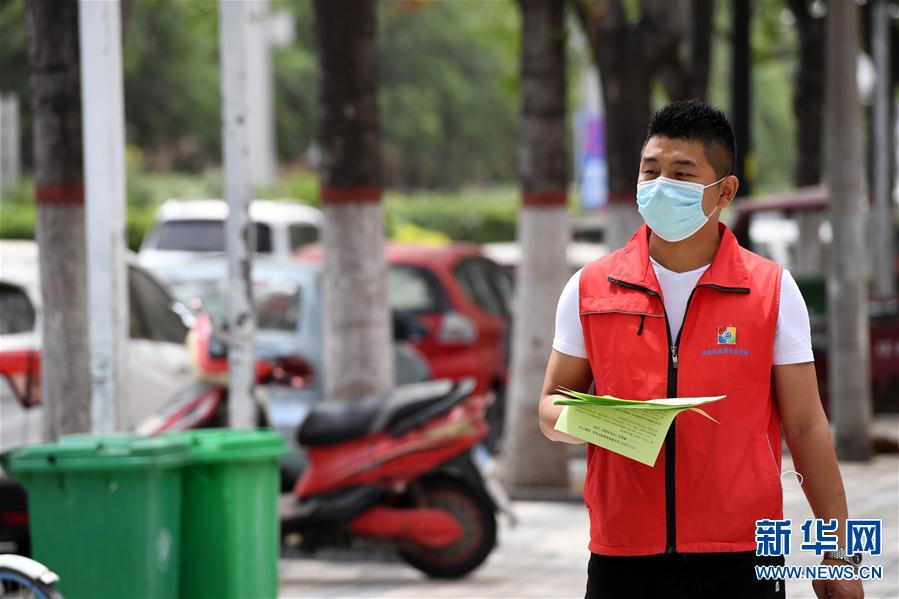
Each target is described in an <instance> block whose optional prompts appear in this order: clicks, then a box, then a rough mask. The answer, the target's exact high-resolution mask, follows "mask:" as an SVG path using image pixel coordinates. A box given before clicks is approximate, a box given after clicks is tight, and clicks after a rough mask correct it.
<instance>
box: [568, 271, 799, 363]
mask: <svg viewBox="0 0 899 599" xmlns="http://www.w3.org/2000/svg"><path fill="white" fill-rule="evenodd" d="M650 261H651V262H652V268H653V270H655V273H656V278H657V279H658V280H659V285H660V286H661V288H662V296H663V297H664V298H665V312H666V313H667V314H668V322H669V324H670V326H671V338H672V339H677V334H678V332H679V331H680V328H681V325H682V324H683V322H684V313H685V312H686V310H687V300H688V299H689V298H690V293H691V292H692V291H693V288H694V287H695V286H696V282H697V281H699V277H701V276H702V273H704V272H705V270H706V269H707V268H708V267H709V265H708V264H706V265H705V266H703V267H701V268H697V269H696V270H690V271H687V272H674V271H671V270H668V269H667V268H665V267H664V266H662V265H661V264H659V263H658V262H656V261H655V260H653V259H652V257H650ZM580 280H581V271H580V270H579V271H577V272H576V273H574V275H572V277H571V278H570V279H569V280H568V283H567V284H566V285H565V288H564V289H563V290H562V295H561V296H560V297H559V305H558V308H557V309H556V335H555V338H554V339H553V349H554V350H556V351H558V352H561V353H563V354H567V355H569V356H574V357H576V358H586V357H587V347H586V344H585V343H584V330H583V328H581V316H580V301H579V300H580V297H579V296H580V291H579V288H580ZM812 361H814V357H813V355H812V337H811V331H810V326H809V319H808V308H806V306H805V300H803V299H802V293H801V292H800V291H799V286H798V285H796V281H795V280H793V276H792V275H791V274H790V271H788V270H787V269H786V268H785V269H783V279H782V280H781V285H780V310H779V312H778V314H777V329H776V331H775V334H774V362H773V363H774V364H776V365H782V364H799V363H801V362H812Z"/></svg>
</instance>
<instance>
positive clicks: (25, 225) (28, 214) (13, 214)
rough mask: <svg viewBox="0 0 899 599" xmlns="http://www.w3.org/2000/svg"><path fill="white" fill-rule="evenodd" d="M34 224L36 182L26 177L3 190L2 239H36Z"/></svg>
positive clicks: (0, 224) (1, 200)
mask: <svg viewBox="0 0 899 599" xmlns="http://www.w3.org/2000/svg"><path fill="white" fill-rule="evenodd" d="M34 226H35V225H34V182H33V181H32V180H31V179H30V178H25V179H22V180H21V181H20V182H19V184H18V185H16V186H14V187H12V188H6V189H4V190H3V198H2V199H0V239H34Z"/></svg>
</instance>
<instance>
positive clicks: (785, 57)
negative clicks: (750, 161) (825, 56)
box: [709, 0, 823, 195]
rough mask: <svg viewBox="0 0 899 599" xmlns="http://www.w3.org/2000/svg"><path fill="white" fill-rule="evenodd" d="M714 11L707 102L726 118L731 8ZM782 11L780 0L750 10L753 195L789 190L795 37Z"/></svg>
mask: <svg viewBox="0 0 899 599" xmlns="http://www.w3.org/2000/svg"><path fill="white" fill-rule="evenodd" d="M715 7H716V10H715V35H714V37H713V38H712V72H711V76H710V81H709V100H710V101H711V102H712V103H713V104H715V105H717V106H719V107H721V108H722V109H724V110H725V111H726V112H728V113H729V112H730V108H731V89H730V85H731V56H732V53H731V47H730V35H731V21H732V18H733V5H732V4H731V3H728V2H720V3H717V4H716V5H715ZM784 8H785V3H784V2H783V0H766V1H765V2H756V3H754V4H753V14H752V18H753V21H752V30H751V36H752V37H751V40H750V41H751V44H752V93H753V97H752V100H751V102H750V108H751V111H752V114H751V116H750V128H751V133H752V147H753V151H754V156H755V165H756V168H755V178H754V180H753V188H752V193H753V194H755V195H758V194H764V193H769V192H772V191H777V190H782V189H787V188H790V187H792V186H793V183H792V181H793V172H794V165H795V163H796V143H795V139H796V118H795V115H794V114H793V108H792V102H793V78H794V76H795V72H796V68H797V64H798V60H797V57H796V52H797V49H796V45H797V39H796V35H797V34H796V30H795V27H793V26H789V25H785V24H784V23H783V22H781V20H780V15H781V11H782V10H783V9H784ZM822 101H823V99H822Z"/></svg>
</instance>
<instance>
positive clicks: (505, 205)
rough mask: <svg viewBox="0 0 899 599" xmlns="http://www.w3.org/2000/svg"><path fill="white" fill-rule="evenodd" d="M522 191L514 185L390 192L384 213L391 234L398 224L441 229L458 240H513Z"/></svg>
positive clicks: (480, 241)
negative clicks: (451, 190) (442, 191)
mask: <svg viewBox="0 0 899 599" xmlns="http://www.w3.org/2000/svg"><path fill="white" fill-rule="evenodd" d="M518 209H519V194H518V191H517V190H516V189H515V188H514V187H512V186H502V187H491V188H484V189H466V190H463V191H460V192H459V193H457V194H455V193H437V192H420V193H415V194H409V195H403V194H398V193H388V194H387V196H386V198H385V201H384V212H385V214H386V220H387V224H388V232H389V233H390V234H392V233H393V231H394V230H395V229H396V228H397V227H398V224H399V223H411V224H413V225H415V226H417V227H421V228H424V229H428V230H431V231H440V232H442V233H444V234H445V235H447V236H448V237H449V238H451V239H454V240H457V241H473V242H477V243H487V242H491V241H512V240H514V239H515V228H516V222H517V218H518Z"/></svg>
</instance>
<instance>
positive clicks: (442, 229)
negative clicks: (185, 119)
mask: <svg viewBox="0 0 899 599" xmlns="http://www.w3.org/2000/svg"><path fill="white" fill-rule="evenodd" d="M220 186H221V177H220V175H219V174H218V173H214V172H213V173H211V174H207V175H203V176H201V177H190V176H185V175H177V174H161V175H157V174H149V173H146V172H129V181H128V200H129V201H128V212H127V238H128V247H130V248H131V249H132V250H135V251H136V250H137V249H138V248H139V247H140V243H141V240H142V239H143V237H144V235H145V234H146V233H147V231H149V229H150V228H151V227H152V226H153V222H154V215H155V211H156V208H157V207H158V206H159V205H160V204H161V203H162V202H164V201H165V200H167V199H169V198H172V197H180V198H190V197H207V198H208V197H220V195H221V187H220ZM255 196H256V197H257V198H292V199H298V200H301V201H304V202H305V203H309V204H312V205H316V206H317V205H319V204H320V199H319V189H318V181H317V179H316V177H315V175H314V174H311V173H298V174H292V175H289V176H287V177H285V178H284V179H282V181H281V182H279V183H278V184H277V185H275V186H272V187H269V188H262V189H257V190H256V193H255ZM33 198H34V187H33V184H32V182H31V181H30V180H24V181H23V182H22V183H21V184H20V185H18V186H16V187H15V188H13V189H10V190H7V191H5V192H4V194H3V199H2V201H0V238H5V239H33V238H34V227H35V223H34V218H35V213H34V201H33ZM518 209H519V197H518V190H517V189H516V188H515V187H513V186H503V187H489V188H478V189H468V190H461V191H459V192H415V193H409V194H404V193H399V192H393V191H391V192H388V193H387V194H386V196H385V198H384V220H385V224H386V227H387V232H388V235H389V236H391V237H396V236H399V237H403V238H407V237H408V234H409V231H412V230H415V229H414V228H418V229H424V230H427V231H435V232H438V233H441V234H443V235H445V236H446V237H449V238H450V239H454V240H458V241H472V242H476V243H488V242H491V241H511V240H514V239H515V231H516V221H517V218H518ZM404 224H408V225H412V226H413V228H409V227H404V226H403V225H404Z"/></svg>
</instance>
